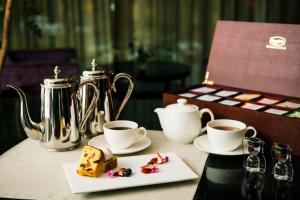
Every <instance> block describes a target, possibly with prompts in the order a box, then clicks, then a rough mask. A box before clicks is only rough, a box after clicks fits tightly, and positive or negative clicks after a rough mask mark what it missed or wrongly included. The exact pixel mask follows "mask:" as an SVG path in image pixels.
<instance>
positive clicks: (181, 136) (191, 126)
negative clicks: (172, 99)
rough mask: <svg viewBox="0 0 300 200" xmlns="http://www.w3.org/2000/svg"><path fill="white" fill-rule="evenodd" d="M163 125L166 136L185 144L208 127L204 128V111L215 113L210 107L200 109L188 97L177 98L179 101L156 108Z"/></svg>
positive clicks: (211, 114) (211, 116)
mask: <svg viewBox="0 0 300 200" xmlns="http://www.w3.org/2000/svg"><path fill="white" fill-rule="evenodd" d="M154 112H156V113H157V115H158V117H159V121H160V124H161V127H162V129H163V132H164V134H165V135H166V137H167V138H168V139H170V140H172V141H176V142H179V143H183V144H188V143H191V142H192V141H193V140H194V139H195V138H196V137H197V136H198V135H200V134H201V133H203V132H204V131H205V130H206V128H202V123H201V118H202V115H203V114H204V113H208V114H209V115H210V118H211V120H214V115H213V113H212V111H211V110H209V109H208V108H203V109H201V110H199V108H198V106H196V105H193V104H188V103H187V100H186V99H182V98H181V99H177V103H175V104H171V105H168V106H167V107H166V108H156V109H155V110H154Z"/></svg>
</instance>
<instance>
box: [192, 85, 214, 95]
mask: <svg viewBox="0 0 300 200" xmlns="http://www.w3.org/2000/svg"><path fill="white" fill-rule="evenodd" d="M216 90H217V89H215V88H211V87H206V86H202V87H199V88H194V89H191V90H190V91H192V92H199V93H204V94H207V93H211V92H215V91H216Z"/></svg>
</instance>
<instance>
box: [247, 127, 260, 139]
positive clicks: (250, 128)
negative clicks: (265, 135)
mask: <svg viewBox="0 0 300 200" xmlns="http://www.w3.org/2000/svg"><path fill="white" fill-rule="evenodd" d="M249 130H253V132H254V133H253V135H252V136H251V137H252V138H253V137H256V134H257V131H256V129H255V128H254V127H253V126H248V127H247V128H246V131H245V134H246V133H247V132H248V131H249Z"/></svg>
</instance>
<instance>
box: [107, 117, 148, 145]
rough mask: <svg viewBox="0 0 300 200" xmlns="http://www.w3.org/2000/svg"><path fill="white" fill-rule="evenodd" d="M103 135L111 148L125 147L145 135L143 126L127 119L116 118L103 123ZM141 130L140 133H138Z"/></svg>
mask: <svg viewBox="0 0 300 200" xmlns="http://www.w3.org/2000/svg"><path fill="white" fill-rule="evenodd" d="M103 130H104V137H105V139H106V141H107V143H108V144H109V145H110V147H111V148H112V149H126V148H128V147H130V146H131V145H133V144H135V143H137V142H139V141H141V140H142V139H144V138H145V137H146V135H147V131H146V129H145V128H144V127H138V124H137V123H136V122H133V121H128V120H116V121H111V122H107V123H105V124H104V125H103ZM140 132H142V134H140Z"/></svg>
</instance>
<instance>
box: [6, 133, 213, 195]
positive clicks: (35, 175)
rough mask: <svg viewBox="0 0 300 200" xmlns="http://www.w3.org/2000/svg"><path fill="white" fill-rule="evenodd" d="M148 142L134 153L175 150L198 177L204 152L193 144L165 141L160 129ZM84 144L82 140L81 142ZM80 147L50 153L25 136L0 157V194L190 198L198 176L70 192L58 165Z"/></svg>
mask: <svg viewBox="0 0 300 200" xmlns="http://www.w3.org/2000/svg"><path fill="white" fill-rule="evenodd" d="M148 137H149V138H151V140H152V144H151V146H150V147H148V148H147V149H145V150H143V151H140V152H137V153H135V154H130V155H124V156H131V155H144V154H150V153H156V152H161V153H163V152H175V153H176V154H177V155H178V156H179V157H180V158H181V159H182V160H183V161H184V162H185V163H186V164H187V165H188V166H189V167H190V168H191V169H192V170H193V171H194V172H196V173H197V174H198V175H199V177H201V176H202V173H203V169H204V165H205V162H206V159H207V157H208V153H206V152H203V151H200V150H198V149H197V148H196V147H194V146H193V144H178V143H174V142H171V141H169V140H168V139H167V138H166V137H165V136H164V135H163V133H162V132H161V131H148ZM83 143H84V142H83ZM80 155H81V148H77V149H76V150H72V151H67V152H51V151H47V150H46V149H44V148H43V147H41V146H40V144H39V143H38V141H33V140H31V139H26V140H24V141H23V142H21V143H19V144H18V145H16V146H15V147H13V148H12V149H10V150H8V151H7V152H5V153H4V154H3V155H1V156H0V197H7V198H25V199H114V200H117V199H125V200H127V199H134V200H137V199H145V200H147V199H149V200H154V199H172V200H173V199H193V197H194V194H195V192H196V189H197V185H198V183H199V181H200V178H198V179H196V180H191V181H183V182H177V183H168V184H160V185H151V186H143V187H136V188H128V189H120V190H112V191H106V192H95V193H86V194H73V193H72V192H71V190H70V188H69V185H68V183H67V180H66V178H65V174H64V171H63V168H62V164H63V163H69V162H76V161H79V159H80Z"/></svg>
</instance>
